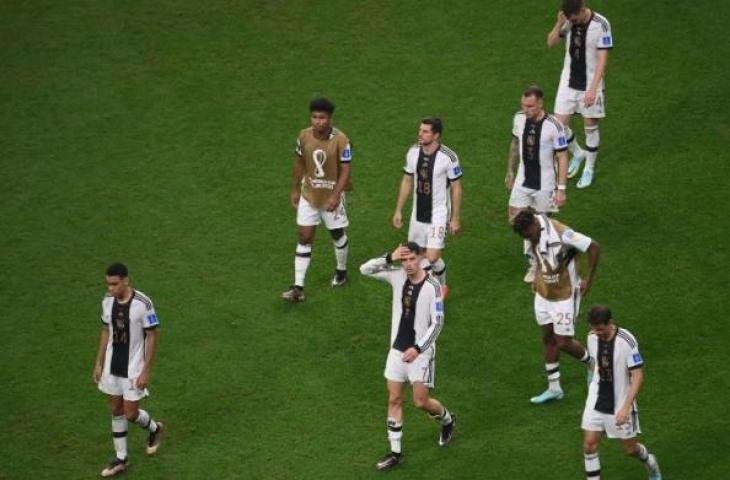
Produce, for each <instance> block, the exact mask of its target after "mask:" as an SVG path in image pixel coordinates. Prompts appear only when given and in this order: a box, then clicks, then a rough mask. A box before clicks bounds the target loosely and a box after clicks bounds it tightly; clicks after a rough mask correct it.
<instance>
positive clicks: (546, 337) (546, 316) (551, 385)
mask: <svg viewBox="0 0 730 480" xmlns="http://www.w3.org/2000/svg"><path fill="white" fill-rule="evenodd" d="M547 307H548V302H547V300H545V299H544V298H542V297H541V296H539V295H535V320H536V321H537V324H538V325H539V326H540V333H541V334H542V350H543V358H544V360H545V375H546V376H547V381H548V388H547V390H545V391H544V392H542V393H541V394H540V395H537V396H534V397H532V398H530V402H532V403H535V404H541V403H545V402H549V401H551V400H560V399H561V398H563V389H562V388H561V387H560V362H559V359H560V349H559V348H558V346H557V343H556V342H555V333H554V331H553V324H552V318H551V316H550V312H549V311H548V308H547Z"/></svg>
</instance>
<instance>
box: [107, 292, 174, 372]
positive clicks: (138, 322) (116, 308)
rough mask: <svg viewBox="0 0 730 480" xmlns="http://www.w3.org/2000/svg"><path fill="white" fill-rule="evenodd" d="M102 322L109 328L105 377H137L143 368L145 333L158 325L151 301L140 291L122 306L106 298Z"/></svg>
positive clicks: (110, 298)
mask: <svg viewBox="0 0 730 480" xmlns="http://www.w3.org/2000/svg"><path fill="white" fill-rule="evenodd" d="M101 321H102V322H103V323H104V324H105V325H107V326H108V327H109V342H108V343H107V346H106V357H105V358H104V373H106V374H111V375H116V376H118V377H126V378H136V377H138V376H139V374H140V373H141V372H142V368H143V367H144V355H145V336H146V333H145V331H146V330H147V329H150V328H157V327H158V326H159V324H160V321H159V319H158V318H157V314H156V313H155V308H154V306H153V305H152V300H150V298H149V297H148V296H146V295H145V294H144V293H142V292H140V291H139V290H135V291H134V292H133V295H132V299H131V300H130V301H129V302H127V303H124V304H121V303H119V302H117V300H116V299H115V298H114V297H112V296H111V295H107V296H106V297H104V300H102V302H101Z"/></svg>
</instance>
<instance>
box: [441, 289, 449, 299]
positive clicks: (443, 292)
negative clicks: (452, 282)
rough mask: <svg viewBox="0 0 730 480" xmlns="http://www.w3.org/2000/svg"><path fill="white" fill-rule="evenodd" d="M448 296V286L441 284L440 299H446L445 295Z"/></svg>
mask: <svg viewBox="0 0 730 480" xmlns="http://www.w3.org/2000/svg"><path fill="white" fill-rule="evenodd" d="M448 296H449V286H448V285H441V300H446V297H448Z"/></svg>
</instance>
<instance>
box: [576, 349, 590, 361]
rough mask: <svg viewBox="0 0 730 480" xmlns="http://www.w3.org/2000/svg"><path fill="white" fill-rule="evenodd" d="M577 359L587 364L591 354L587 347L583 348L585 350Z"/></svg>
mask: <svg viewBox="0 0 730 480" xmlns="http://www.w3.org/2000/svg"><path fill="white" fill-rule="evenodd" d="M578 360H580V361H581V362H583V363H585V364H588V362H590V361H591V356H590V354H589V353H588V349H587V348H586V349H585V352H584V353H583V356H582V357H580V358H579V359H578Z"/></svg>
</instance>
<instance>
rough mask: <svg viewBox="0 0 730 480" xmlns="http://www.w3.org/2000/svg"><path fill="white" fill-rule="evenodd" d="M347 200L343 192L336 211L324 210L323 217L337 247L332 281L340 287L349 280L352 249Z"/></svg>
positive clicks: (332, 283) (334, 285)
mask: <svg viewBox="0 0 730 480" xmlns="http://www.w3.org/2000/svg"><path fill="white" fill-rule="evenodd" d="M345 202H346V200H345V194H344V193H343V194H342V195H341V196H340V204H339V205H338V206H337V208H336V209H335V210H334V211H332V212H328V211H323V212H322V219H323V220H324V224H325V226H326V227H327V230H329V231H330V236H331V237H332V243H333V244H334V247H335V260H336V262H337V267H336V268H335V275H334V277H333V278H332V282H331V285H332V286H333V287H339V286H341V285H344V284H345V283H346V282H347V255H348V252H349V249H350V248H349V245H350V240H349V239H348V238H347V230H346V228H347V227H348V225H349V221H348V219H347V210H346V208H345Z"/></svg>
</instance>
